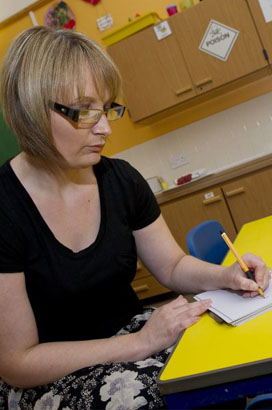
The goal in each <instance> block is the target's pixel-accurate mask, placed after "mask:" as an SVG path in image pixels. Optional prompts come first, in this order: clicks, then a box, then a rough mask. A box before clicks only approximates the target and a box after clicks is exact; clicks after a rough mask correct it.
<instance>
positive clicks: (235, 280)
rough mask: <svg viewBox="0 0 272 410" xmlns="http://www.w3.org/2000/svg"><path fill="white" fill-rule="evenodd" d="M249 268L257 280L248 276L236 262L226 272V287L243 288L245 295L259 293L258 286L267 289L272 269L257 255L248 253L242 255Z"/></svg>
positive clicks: (250, 295) (251, 295)
mask: <svg viewBox="0 0 272 410" xmlns="http://www.w3.org/2000/svg"><path fill="white" fill-rule="evenodd" d="M242 259H243V261H244V262H245V263H246V265H247V266H248V268H249V269H250V270H252V271H253V272H254V276H255V280H256V282H254V281H252V280H250V279H248V278H247V276H246V274H245V273H244V272H243V270H242V268H241V267H240V265H239V264H238V262H235V263H234V264H233V265H231V266H230V267H228V268H227V269H226V272H225V280H226V287H227V288H230V289H234V290H243V291H244V294H243V296H244V297H254V296H256V295H258V287H260V288H261V289H262V290H265V289H266V288H267V287H268V285H269V281H270V276H271V273H270V270H269V268H268V266H267V265H266V264H265V263H264V261H263V260H262V259H261V258H260V257H259V256H257V255H253V254H252V253H246V254H245V255H243V256H242Z"/></svg>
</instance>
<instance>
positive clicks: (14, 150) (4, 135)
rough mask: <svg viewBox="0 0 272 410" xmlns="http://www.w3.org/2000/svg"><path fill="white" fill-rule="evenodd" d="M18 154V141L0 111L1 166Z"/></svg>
mask: <svg viewBox="0 0 272 410" xmlns="http://www.w3.org/2000/svg"><path fill="white" fill-rule="evenodd" d="M18 153H19V146H18V143H17V140H16V138H15V136H14V134H13V133H12V132H11V130H10V129H9V128H8V126H7V124H6V123H5V121H4V119H3V116H2V112H1V109H0V165H2V164H3V163H4V162H5V161H6V160H7V159H9V158H11V157H13V156H14V155H16V154H18Z"/></svg>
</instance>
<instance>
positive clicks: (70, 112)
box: [49, 100, 126, 126]
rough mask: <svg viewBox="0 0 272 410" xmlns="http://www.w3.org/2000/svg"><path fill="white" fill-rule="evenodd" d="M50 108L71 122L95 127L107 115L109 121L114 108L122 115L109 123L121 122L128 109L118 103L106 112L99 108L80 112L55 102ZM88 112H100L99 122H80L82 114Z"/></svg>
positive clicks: (77, 109) (50, 103)
mask: <svg viewBox="0 0 272 410" xmlns="http://www.w3.org/2000/svg"><path fill="white" fill-rule="evenodd" d="M49 107H50V108H51V109H52V110H54V111H56V112H57V113H58V114H61V115H64V116H65V117H67V118H69V119H70V120H71V121H73V122H74V123H76V124H83V125H85V126H86V125H90V126H92V125H94V124H97V123H98V121H100V118H101V117H102V115H106V117H107V119H108V112H109V111H110V110H111V109H113V108H120V111H121V114H120V117H118V118H116V119H108V121H116V120H119V119H120V118H122V117H123V115H124V112H125V110H126V107H125V106H124V105H121V104H118V103H116V102H112V103H111V105H110V106H109V108H107V109H106V110H100V109H99V108H90V109H88V110H80V109H79V108H71V107H68V106H66V105H63V104H59V103H58V102H54V101H51V100H50V101H49ZM86 111H95V112H99V113H100V116H99V118H98V119H97V120H95V121H94V122H82V121H79V117H80V114H81V113H82V112H86Z"/></svg>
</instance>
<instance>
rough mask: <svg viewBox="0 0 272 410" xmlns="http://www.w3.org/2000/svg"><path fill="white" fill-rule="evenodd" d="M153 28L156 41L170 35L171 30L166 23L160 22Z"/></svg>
mask: <svg viewBox="0 0 272 410" xmlns="http://www.w3.org/2000/svg"><path fill="white" fill-rule="evenodd" d="M153 28H154V31H155V34H156V36H157V39H158V40H162V39H163V38H165V37H168V36H170V34H172V31H171V28H170V26H169V24H168V22H167V21H162V22H161V23H159V24H157V25H156V26H155V27H153Z"/></svg>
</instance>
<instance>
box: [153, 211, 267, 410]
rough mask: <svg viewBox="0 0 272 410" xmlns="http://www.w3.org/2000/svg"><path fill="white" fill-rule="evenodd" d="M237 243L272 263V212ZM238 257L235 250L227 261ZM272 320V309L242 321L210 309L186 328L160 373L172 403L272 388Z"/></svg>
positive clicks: (213, 399)
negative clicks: (226, 319)
mask: <svg viewBox="0 0 272 410" xmlns="http://www.w3.org/2000/svg"><path fill="white" fill-rule="evenodd" d="M234 243H235V248H236V249H237V251H238V252H239V253H240V254H241V255H243V254H244V253H246V252H249V251H250V252H252V253H255V254H258V255H259V256H261V257H262V258H263V260H264V261H265V262H266V263H267V264H268V265H269V266H272V249H271V248H272V216H269V217H267V218H263V219H259V220H257V221H254V222H250V223H247V224H245V225H244V226H243V227H242V229H241V231H240V232H239V234H238V236H237V238H236V240H235V242H234ZM234 261H235V259H234V257H233V255H232V254H231V253H230V252H229V253H228V254H227V256H226V258H225V260H224V263H223V264H224V265H225V266H228V265H230V264H232V263H233V262H234ZM271 324H272V311H270V312H267V313H265V314H263V315H261V316H259V317H257V318H255V319H252V320H251V321H249V322H247V323H245V324H243V325H241V326H237V327H233V326H230V325H227V324H225V323H223V324H219V323H217V322H215V321H214V320H213V319H212V318H211V317H210V316H209V315H208V314H204V315H203V316H202V318H201V320H200V321H199V322H198V323H196V324H195V325H193V326H192V327H190V328H189V329H187V330H186V331H185V332H184V334H183V335H182V337H181V338H180V340H179V342H178V343H177V345H176V347H175V349H174V351H173V353H172V354H171V356H170V357H169V359H168V361H167V363H166V365H165V366H164V368H163V369H162V371H161V373H160V375H159V378H158V385H159V388H160V390H161V392H162V393H163V394H166V395H167V396H166V401H167V404H168V406H169V407H170V408H182V409H186V408H192V407H197V406H199V404H200V403H201V405H202V406H204V405H207V404H210V403H216V402H220V401H228V400H233V399H235V398H237V397H240V396H241V394H242V395H245V396H246V395H251V394H259V393H264V392H268V391H272V375H271V376H269V373H272V326H271ZM249 378H250V379H249ZM246 379H247V380H246ZM266 383H268V385H269V386H267V387H265V388H264V386H266ZM214 386H215V387H214ZM226 386H227V387H226ZM177 396H178V397H177ZM201 396H203V397H202V398H201ZM176 399H178V401H177V403H176ZM173 400H174V401H173ZM203 400H204V401H203ZM207 400H208V401H207ZM210 400H211V401H210ZM169 401H170V402H171V403H170V402H169ZM173 403H176V404H175V405H174V406H173ZM175 406H176V407H175ZM179 406H180V407H179Z"/></svg>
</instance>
